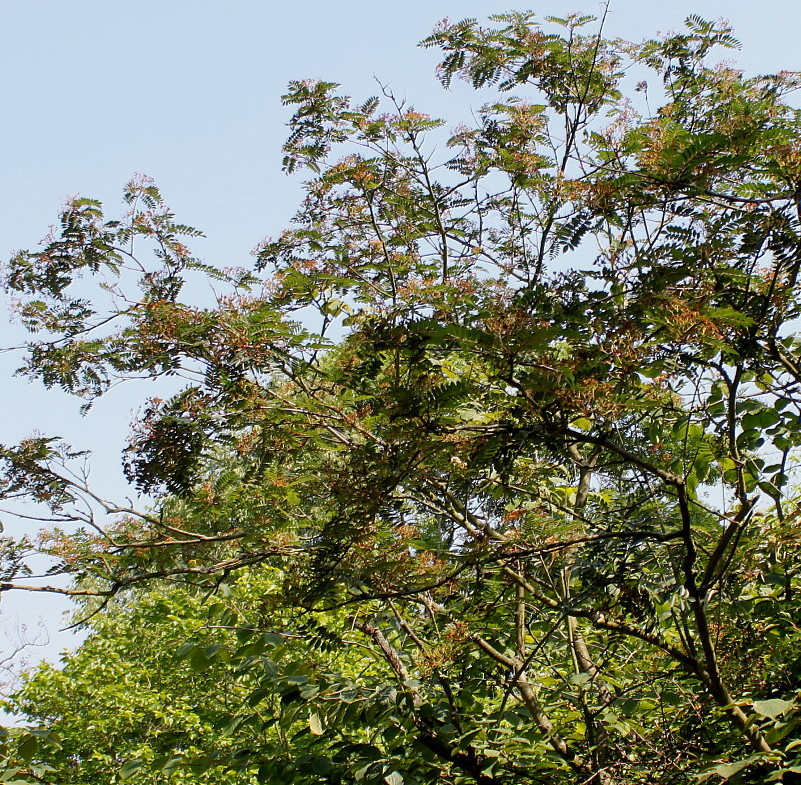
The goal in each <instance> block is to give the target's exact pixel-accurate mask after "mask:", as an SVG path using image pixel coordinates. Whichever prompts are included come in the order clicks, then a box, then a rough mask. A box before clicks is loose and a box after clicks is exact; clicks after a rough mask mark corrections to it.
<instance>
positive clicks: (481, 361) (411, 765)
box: [0, 13, 801, 785]
mask: <svg viewBox="0 0 801 785" xmlns="http://www.w3.org/2000/svg"><path fill="white" fill-rule="evenodd" d="M602 27H603V26H602V24H600V23H599V22H598V21H597V20H595V19H594V18H592V17H589V16H569V17H566V18H564V19H557V18H548V19H546V20H544V21H543V22H539V21H537V20H536V19H535V17H534V16H533V15H532V14H528V13H512V14H508V15H503V16H498V17H494V18H492V19H491V20H490V22H489V23H487V24H483V23H479V22H478V21H476V20H465V21H461V22H447V21H446V22H443V23H442V24H441V25H440V26H439V27H438V28H437V29H436V30H435V31H434V33H433V34H432V35H431V36H430V37H429V38H427V39H426V40H425V41H424V42H423V45H424V46H428V47H437V48H439V49H440V50H441V51H442V53H443V54H442V58H443V59H442V62H441V64H440V66H439V69H438V75H439V78H440V80H441V81H442V83H443V84H444V85H445V86H446V87H448V86H449V85H450V84H451V82H452V80H454V79H464V80H466V81H467V82H468V83H469V84H470V85H472V87H473V88H475V90H476V91H477V93H476V94H477V96H479V100H482V101H486V102H485V104H484V106H483V108H482V109H481V110H480V111H478V112H477V113H476V115H475V117H474V122H473V123H472V124H470V125H466V124H463V125H459V126H457V127H456V128H452V129H448V128H447V126H446V125H445V123H444V121H442V120H439V119H434V118H432V117H431V116H429V115H427V114H424V113H422V112H420V111H417V110H416V109H415V108H413V107H412V106H411V105H409V104H407V103H406V102H405V101H401V100H398V99H397V98H396V97H395V96H393V94H392V92H391V91H390V90H389V89H386V88H385V89H383V90H382V95H381V96H379V97H374V98H369V99H367V100H358V101H355V100H352V99H351V98H349V97H347V96H346V95H344V94H343V93H342V92H341V91H340V89H339V86H338V85H336V84H332V83H327V82H322V81H298V82H293V83H292V84H290V86H289V89H288V92H287V94H286V95H285V96H284V100H285V102H286V104H287V105H288V106H290V107H292V109H293V111H294V115H293V118H292V120H291V122H290V135H289V138H288V141H287V143H286V145H285V147H284V156H285V157H284V165H285V168H286V170H287V171H288V172H290V173H292V172H305V173H306V177H307V178H308V179H307V180H306V182H305V198H304V199H303V202H302V204H301V205H300V207H299V209H298V212H297V214H296V216H295V218H294V220H293V222H292V224H291V225H290V227H289V228H288V229H287V230H286V231H285V232H283V233H282V234H281V235H280V236H278V237H275V238H270V239H267V240H265V241H264V242H263V243H262V244H261V245H260V246H259V248H258V249H257V251H256V264H255V267H254V268H253V269H245V268H229V267H223V266H213V265H211V264H207V263H205V262H201V261H200V260H198V259H197V258H195V257H194V256H193V255H192V252H191V250H190V249H189V247H188V246H189V244H190V243H191V239H192V238H193V237H196V236H197V235H198V234H199V233H198V232H197V231H196V230H195V229H192V228H190V227H187V226H184V225H182V224H180V223H179V222H178V221H177V219H176V218H175V216H174V215H173V213H172V211H171V210H170V209H169V208H168V207H167V205H166V203H165V201H164V199H163V198H162V195H161V193H160V191H159V190H158V188H157V187H156V185H155V184H154V183H152V182H151V181H149V180H147V179H145V178H139V179H136V180H134V181H132V182H131V183H130V184H129V185H128V186H127V187H126V189H125V194H124V197H125V205H126V207H125V211H124V213H123V214H122V216H121V217H120V218H116V219H110V218H108V217H107V216H106V214H105V212H104V210H103V208H102V206H101V205H100V204H99V203H98V202H96V201H93V200H91V199H85V198H77V199H74V200H72V201H71V202H70V203H69V204H68V205H67V207H66V209H65V210H64V212H63V213H62V215H61V222H60V226H59V227H58V229H57V230H56V231H55V232H54V233H53V235H52V236H51V237H50V238H48V240H46V241H45V242H44V244H43V246H42V247H41V248H39V249H38V250H35V251H31V252H20V253H19V254H17V255H16V256H15V257H14V258H13V259H12V260H11V261H10V263H9V265H8V268H7V276H6V279H5V284H6V288H7V289H8V291H9V292H11V294H12V296H13V297H14V299H15V302H16V307H17V309H18V313H19V316H20V318H21V320H22V322H23V323H24V324H25V326H26V327H27V328H28V329H29V330H30V332H31V340H30V342H29V343H28V345H27V348H26V352H25V359H24V365H23V367H22V369H21V372H22V373H24V374H27V375H29V376H30V377H31V378H37V379H40V380H41V381H43V382H44V384H46V385H47V386H49V387H60V388H62V389H63V390H66V391H68V392H70V393H72V394H75V395H77V396H80V397H81V398H83V399H84V401H85V405H84V406H85V410H86V411H87V412H88V410H89V408H90V407H91V404H92V401H94V400H95V399H97V398H98V397H100V396H103V395H104V394H105V392H106V391H107V390H108V389H109V388H110V387H111V386H112V385H116V384H118V383H121V382H123V381H125V380H128V379H142V378H145V379H149V380H152V382H153V384H154V385H156V386H157V389H156V390H155V394H154V395H153V396H152V397H150V399H149V400H148V401H146V402H144V403H143V406H142V409H141V411H140V414H139V416H138V417H137V419H136V421H135V423H134V425H133V428H132V433H131V438H130V441H129V443H128V444H127V446H125V448H124V452H123V460H124V466H125V471H126V475H127V477H128V478H129V480H130V481H131V483H132V484H133V485H135V486H136V488H138V489H139V490H140V491H142V492H143V493H145V494H147V495H148V497H149V499H150V501H149V502H148V504H147V505H146V508H144V509H134V508H133V506H132V505H131V504H129V503H125V504H119V503H116V502H112V501H107V500H106V499H104V498H102V497H101V495H99V493H98V492H97V491H96V490H95V489H93V488H92V487H91V486H90V485H89V483H88V480H87V478H86V475H85V474H84V473H82V471H81V468H80V467H81V465H82V461H83V460H84V459H85V456H84V455H83V453H81V451H80V449H79V447H78V446H70V445H66V444H63V443H62V442H60V441H59V440H58V439H57V438H55V437H50V436H33V437H31V438H29V439H27V440H25V441H24V442H22V443H20V444H18V445H14V446H6V447H3V448H2V453H0V457H1V458H2V461H3V466H4V471H3V475H2V494H3V496H4V497H6V498H14V499H20V498H23V499H27V500H29V501H30V502H31V503H32V504H36V505H39V506H40V508H41V509H42V510H43V512H42V515H43V516H46V517H48V516H49V517H50V518H51V519H52V521H53V523H54V524H55V528H54V529H52V530H51V531H50V532H49V533H47V534H44V535H43V536H42V537H41V538H40V545H39V548H40V549H41V550H43V551H44V552H45V553H47V554H49V555H50V556H51V557H53V558H54V559H55V561H56V565H55V567H54V568H53V570H52V572H53V573H66V574H68V575H71V576H73V579H74V582H73V583H72V584H71V586H70V588H67V589H64V588H61V587H60V586H58V585H52V586H47V585H45V584H43V583H42V582H41V581H40V582H38V583H36V582H35V581H33V580H32V577H31V575H30V572H29V569H28V567H27V566H26V553H27V552H28V551H29V549H30V547H31V544H30V543H29V542H26V541H23V542H14V541H11V540H6V541H5V542H4V552H3V556H4V564H3V571H4V583H3V584H2V588H3V589H5V590H10V589H13V588H24V587H30V586H31V585H35V586H36V587H37V588H38V589H47V590H52V591H60V592H62V593H69V594H72V595H75V596H77V597H82V598H84V599H83V600H82V602H83V605H82V606H81V609H82V610H81V612H83V613H84V615H83V616H82V617H80V618H84V619H87V621H86V622H85V623H87V624H89V625H90V626H91V627H92V628H93V629H94V630H95V632H94V633H93V636H92V637H91V638H90V639H89V642H88V643H87V644H86V646H85V647H84V648H83V649H82V650H81V651H79V652H78V653H76V654H74V655H72V656H71V657H69V658H68V660H67V664H66V666H65V669H64V670H63V671H61V672H57V671H53V670H51V669H48V668H44V669H43V670H40V671H39V672H37V673H34V674H32V675H30V676H29V679H28V681H27V683H26V684H25V686H24V687H23V688H22V690H21V692H20V694H19V695H18V696H17V697H16V698H15V699H14V705H15V706H16V707H17V708H19V709H21V710H22V711H23V712H25V713H27V714H28V716H29V717H31V719H32V720H33V721H34V722H38V723H41V724H40V725H37V726H36V728H34V730H35V732H28V733H21V734H20V733H18V734H17V736H16V738H12V739H11V740H10V741H9V743H8V746H7V749H6V752H7V755H8V767H9V768H8V771H9V772H11V774H9V777H17V778H24V777H28V778H30V777H33V778H34V779H35V780H37V781H40V782H42V781H43V782H49V781H51V780H50V779H48V778H49V777H50V776H51V774H50V773H48V770H47V766H45V767H44V768H42V766H43V765H44V764H47V765H48V766H49V765H56V770H57V772H58V771H60V773H59V774H58V777H59V778H60V779H59V780H58V781H62V782H67V781H69V782H76V783H77V782H81V783H84V782H87V783H88V782H108V781H110V778H114V777H119V778H125V777H131V778H133V777H136V778H138V779H139V781H142V782H160V781H162V779H164V780H170V781H171V780H172V778H188V781H196V780H195V779H192V778H193V777H195V778H197V777H201V778H202V781H204V782H205V781H212V780H211V779H209V778H212V777H217V778H219V779H220V781H232V782H250V781H251V780H253V779H256V780H258V781H260V782H269V783H273V782H290V781H291V782H297V783H299V784H301V783H366V784H372V783H387V785H404V784H406V785H423V784H424V783H435V782H436V783H451V784H452V785H457V784H459V783H476V784H477V785H502V784H507V783H508V784H509V785H511V784H512V783H525V782H532V783H539V782H549V783H560V782H563V783H597V784H598V785H612V784H613V783H628V784H633V783H638V782H649V783H654V782H657V783H665V784H667V783H683V782H691V781H699V779H700V780H701V781H704V780H711V781H720V780H731V781H732V782H735V781H740V782H750V783H756V782H775V781H783V782H793V781H797V777H798V775H799V774H801V735H799V720H800V719H801V691H799V675H801V658H800V657H799V654H798V652H799V651H801V648H799V642H801V630H799V627H798V619H799V618H801V613H800V612H799V600H798V596H797V592H798V580H799V577H798V569H799V568H798V563H799V561H798V556H799V554H798V549H799V542H800V540H799V527H801V519H800V517H799V510H800V508H799V499H798V492H797V489H796V480H795V465H796V463H795V462H796V454H797V452H798V446H799V444H800V443H801V426H800V423H801V419H800V418H801V387H800V386H799V385H801V337H799V336H798V335H797V325H798V317H799V304H800V303H799V288H798V275H799V270H800V269H801V137H800V136H799V129H800V128H801V113H800V112H799V110H798V109H796V108H795V107H794V106H793V105H792V103H791V102H790V99H789V98H788V96H789V95H790V94H791V93H792V92H793V91H795V90H797V89H798V88H799V86H801V76H799V75H798V74H792V73H780V74H776V75H760V76H749V75H746V74H744V73H742V72H741V71H739V70H737V69H735V68H734V67H733V66H731V65H727V64H718V63H717V62H716V60H715V57H717V55H716V54H714V51H713V50H715V49H716V48H724V49H726V48H728V49H732V48H736V47H737V45H738V44H737V41H736V39H734V38H733V37H732V34H731V30H729V29H728V28H727V27H726V26H725V25H723V24H721V23H712V22H708V21H705V20H703V19H701V18H699V17H691V18H689V19H688V20H687V23H686V27H685V30H684V31H683V32H681V33H676V34H670V35H668V36H665V37H663V38H660V39H655V40H649V41H645V42H642V43H631V42H626V41H621V40H619V39H613V38H606V37H605V36H604V33H603V29H602ZM201 280H208V281H211V282H212V284H213V287H214V292H215V295H214V298H213V301H212V302H209V301H208V298H206V299H205V300H204V297H203V295H201V294H199V293H198V291H199V288H198V286H197V282H198V281H201ZM88 416H91V415H90V414H89V415H88ZM161 613H163V614H164V618H163V619H162V618H160V616H159V614H161ZM145 619H146V620H145ZM195 622H197V623H195ZM182 637H185V640H184V641H183V642H182V644H179V640H181V638H182ZM139 648H141V649H142V650H143V651H145V652H147V654H146V655H144V656H142V657H138V656H137V654H136V651H137V649H139ZM187 672H191V673H193V674H196V675H194V676H192V677H191V678H189V677H185V676H182V675H181V674H185V673H187ZM148 674H149V675H148ZM86 683H89V684H95V685H97V686H96V689H95V691H94V692H93V694H92V695H91V697H90V698H89V699H87V698H85V697H84V698H82V697H81V696H82V695H84V693H82V692H81V690H82V689H84V688H83V687H81V685H83V684H86ZM129 683H130V684H132V685H133V684H135V685H136V686H135V687H131V690H133V692H131V690H128V689H127V688H126V686H125V685H127V684H129ZM145 684H147V687H146V688H145V687H144V686H143V685H145ZM76 707H80V708H78V709H76ZM95 709H97V711H98V719H97V720H96V721H95V720H92V721H91V723H90V724H91V726H92V727H91V728H90V727H89V725H87V724H86V720H87V718H88V717H89V716H90V715H89V714H87V712H91V711H94V710H95ZM53 733H60V734H61V739H62V741H61V742H58V737H57V736H54V735H53ZM36 734H39V736H41V737H42V743H41V744H37V743H36V739H37V738H38V737H37V735H36ZM93 734H98V736H102V738H97V739H96V740H95V736H94V735H93ZM215 737H217V738H215ZM112 739H114V740H117V739H118V741H114V743H113V744H109V742H110V741H111V740H112ZM59 743H61V744H62V745H63V751H62V752H61V753H59V752H57V751H55V746H54V745H57V744H59ZM48 744H49V745H50V746H48ZM51 747H52V750H51ZM48 750H51V751H48ZM59 756H60V757H59ZM26 760H27V761H28V762H27V763H26V762H25V761H26ZM48 760H50V763H48ZM54 761H55V764H53V762H54ZM65 766H66V767H67V768H64V767H65ZM70 766H71V767H72V769H71V771H72V773H71V774H69V775H68V774H66V773H65V772H66V771H67V770H68V768H69V767H70ZM37 767H38V768H37ZM58 767H61V768H60V769H59V768H58ZM200 772H205V773H200ZM53 776H56V775H53ZM68 777H72V779H69V778H68Z"/></svg>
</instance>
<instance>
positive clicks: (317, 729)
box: [309, 712, 325, 736]
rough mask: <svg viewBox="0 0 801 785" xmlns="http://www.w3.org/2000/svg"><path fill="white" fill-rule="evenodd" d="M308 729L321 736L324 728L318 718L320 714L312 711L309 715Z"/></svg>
mask: <svg viewBox="0 0 801 785" xmlns="http://www.w3.org/2000/svg"><path fill="white" fill-rule="evenodd" d="M309 730H310V731H311V732H312V733H313V734H314V735H315V736H322V735H323V733H325V728H323V723H322V721H321V720H320V715H319V714H317V713H316V712H312V713H311V714H310V715H309Z"/></svg>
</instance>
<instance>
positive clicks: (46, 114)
mask: <svg viewBox="0 0 801 785" xmlns="http://www.w3.org/2000/svg"><path fill="white" fill-rule="evenodd" d="M520 7H521V6H518V8H520ZM513 8H515V6H513V5H511V4H510V2H509V1H508V0H484V1H483V2H476V1H475V0H461V1H460V2H457V1H456V0H430V2H427V3H424V2H420V0H408V2H405V3H402V4H400V3H375V2H366V1H365V0H340V2H337V3H332V2H319V0H307V2H305V3H275V2H255V1H254V0H229V1H228V2H226V3H220V2H207V1H206V0H193V1H192V2H189V0H161V1H160V2H154V1H153V0H140V1H139V2H136V3H122V2H115V1H114V0H103V1H100V0H73V1H72V2H66V0H25V2H22V0H6V2H4V3H2V7H1V8H0V95H1V96H2V106H3V109H4V120H3V123H2V124H1V125H0V150H1V151H2V153H0V176H1V177H2V183H3V185H4V187H3V189H2V191H0V259H3V260H5V259H7V258H8V256H9V255H10V253H11V252H12V251H14V250H16V249H18V248H23V247H32V246H34V245H35V244H36V243H37V241H38V240H40V239H41V238H42V237H43V236H44V235H45V234H46V232H47V230H48V227H49V226H50V225H51V224H53V223H54V222H55V219H56V216H57V212H58V209H59V207H60V206H61V205H62V204H63V202H64V200H65V199H66V198H67V197H68V196H70V195H73V194H77V193H80V194H82V195H85V196H91V197H94V198H99V199H101V200H102V201H103V202H104V203H106V205H107V207H108V209H109V212H110V213H112V214H113V213H114V212H115V210H116V209H117V207H118V205H119V203H120V193H121V189H122V186H123V184H124V183H125V182H126V181H127V180H128V179H130V177H131V176H132V175H133V174H134V173H135V172H141V173H145V174H148V175H150V176H152V177H153V178H154V179H155V180H156V182H157V183H158V185H159V186H160V187H161V188H162V191H163V192H164V194H165V196H166V198H167V200H168V202H169V204H170V205H171V206H172V207H173V209H174V210H175V212H176V213H177V215H178V216H179V218H180V219H181V220H182V221H184V222H186V223H190V224H193V225H195V226H197V227H198V228H201V229H203V231H204V232H205V233H206V234H207V239H206V240H204V241H201V242H199V243H197V244H196V245H195V249H196V250H197V252H199V254H200V255H201V256H203V257H204V258H205V259H206V260H207V261H209V262H211V263H214V264H217V265H221V266H234V265H247V264H249V263H250V257H249V252H250V251H251V249H252V248H253V247H254V246H255V245H256V244H257V243H258V242H259V241H260V240H261V239H262V238H263V237H264V236H265V235H268V234H273V233H276V232H278V231H280V230H281V228H283V226H284V225H285V224H286V222H287V221H288V219H289V218H290V216H291V215H292V213H293V211H294V207H295V205H296V203H297V200H298V196H299V194H300V187H299V183H298V182H295V181H292V180H288V179H287V178H286V177H285V176H284V175H283V174H282V173H281V171H280V163H281V154H280V146H281V143H282V142H283V139H284V135H285V128H284V125H285V122H286V120H287V118H288V112H287V110H286V109H285V108H283V107H282V106H281V103H280V95H281V93H282V92H283V91H284V88H285V86H286V84H287V82H288V81H289V80H290V79H296V78H307V77H319V78H324V79H327V80H330V81H336V82H340V83H342V84H343V85H344V86H345V88H346V89H347V90H348V92H350V93H351V94H353V95H354V96H358V97H364V98H366V97H368V96H369V95H372V94H374V93H375V92H376V83H375V78H376V77H377V78H379V79H380V80H381V81H382V82H384V83H387V84H388V85H389V86H391V88H392V89H393V91H394V92H395V93H396V94H397V95H400V96H406V97H407V98H408V100H409V101H410V102H411V103H413V104H414V105H415V107H416V108H417V109H419V110H420V111H425V112H428V113H430V114H433V115H438V116H442V117H444V118H446V119H447V120H448V121H449V123H452V124H454V125H455V124H456V123H457V122H458V121H459V120H461V119H466V118H469V115H470V110H471V107H472V108H476V107H477V106H479V105H480V103H481V100H476V97H475V96H474V95H471V94H470V91H469V90H467V89H466V88H462V87H456V88H455V89H454V90H453V91H451V92H449V93H448V92H445V91H443V90H442V88H441V87H440V85H439V83H438V82H437V81H436V79H435V78H434V77H433V67H434V65H435V64H436V61H437V58H436V52H434V51H431V50H421V49H417V48H416V47H415V44H416V43H417V41H419V40H420V39H421V38H423V37H424V36H426V35H427V34H428V33H429V32H430V30H431V28H432V27H433V26H434V24H435V23H436V22H437V21H438V20H440V19H442V18H443V17H450V18H452V19H460V18H463V17H466V16H475V17H479V18H482V17H486V16H487V15H489V14H492V13H499V12H503V11H508V10H511V9H513ZM536 11H537V13H538V15H540V16H544V15H546V14H557V15H564V14H565V13H568V12H570V11H581V12H583V13H595V14H597V13H599V11H600V5H599V4H598V3H597V2H595V1H594V0H591V1H590V2H585V3H583V4H581V3H579V2H578V1H576V2H574V1H573V0H569V2H568V0H546V1H545V2H541V3H538V4H537V5H536ZM691 13H698V14H700V15H702V16H705V17H707V18H718V17H721V16H724V17H726V18H727V19H729V20H730V21H731V22H732V24H733V25H734V28H735V30H734V32H735V35H736V36H737V37H738V38H740V39H741V40H742V42H743V49H742V51H740V52H733V53H727V54H725V55H721V56H722V57H723V56H725V57H726V58H728V59H731V60H734V61H736V62H737V63H739V64H740V66H741V67H743V68H745V69H746V70H748V71H750V72H771V71H777V70H801V50H799V48H798V43H797V39H798V30H799V28H801V6H799V5H798V3H797V0H762V2H754V0H750V1H748V2H746V1H744V0H737V1H736V2H729V3H723V2H715V1H714V0H697V1H696V2H689V1H688V0H674V1H673V2H651V0H639V2H638V1H637V0H612V3H611V9H610V14H609V19H608V22H607V34H609V35H617V36H621V37H623V38H628V39H632V40H638V39H641V38H646V37H651V36H653V35H654V34H656V33H657V32H658V31H663V32H666V31H668V30H671V29H678V28H679V27H680V26H681V23H682V20H683V18H684V17H685V16H687V15H688V14H691ZM0 326H1V327H2V331H3V332H2V334H1V335H0V346H8V345H11V344H13V343H15V342H18V341H19V340H20V338H21V336H20V334H19V332H18V331H17V330H16V329H15V328H14V327H13V326H8V325H7V319H3V320H2V322H0ZM16 364H18V361H17V360H15V359H14V358H13V357H10V356H9V355H8V354H6V355H2V356H0V373H3V384H2V387H0V403H2V406H3V410H4V411H5V417H4V418H3V419H2V421H0V442H2V443H10V442H14V441H16V440H18V439H19V438H22V437H24V436H26V435H28V434H29V433H31V432H32V431H33V430H40V431H45V432H50V433H59V434H63V435H66V436H67V437H68V438H69V439H70V440H72V441H73V443H75V444H89V445H91V446H92V447H93V448H94V449H96V450H97V451H98V452H99V454H100V459H99V465H98V467H97V469H96V470H95V475H96V477H97V478H98V480H99V481H100V482H101V483H103V484H105V485H107V486H108V487H109V488H113V489H115V490H121V489H122V486H121V484H120V481H119V479H118V478H119V469H118V466H119V460H118V457H117V456H118V454H119V452H118V451H119V445H120V440H121V439H122V438H123V437H124V435H125V433H126V432H127V428H128V422H129V420H130V417H131V413H132V411H134V410H135V409H136V408H137V407H138V406H139V404H140V403H141V398H138V399H137V398H134V397H132V396H131V395H130V394H129V393H128V392H126V391H125V388H121V389H120V390H118V391H117V392H116V393H115V394H114V395H113V396H111V398H110V399H109V401H107V402H104V403H103V404H101V405H99V406H98V407H97V410H96V412H95V413H93V414H92V415H91V417H89V418H86V419H83V420H82V419H81V418H80V417H79V416H78V414H77V411H78V405H79V403H80V402H76V401H71V400H69V399H67V398H65V397H63V396H59V395H57V394H45V393H44V392H43V391H42V390H41V389H40V388H39V387H37V386H35V385H30V384H28V383H26V382H25V381H23V380H20V379H16V380H10V379H9V375H10V372H11V371H12V370H13V368H14V367H16ZM63 607H64V606H63V603H61V602H59V601H56V600H54V599H52V598H47V597H45V598H42V597H30V596H26V597H16V598H11V599H5V598H4V599H3V603H2V606H0V616H3V615H4V616H6V617H8V618H13V617H14V615H15V614H17V615H19V617H20V618H21V619H22V620H23V621H26V620H27V621H29V622H31V621H35V619H36V618H38V617H39V616H43V617H44V618H45V619H46V621H47V624H48V626H49V627H50V628H51V630H53V631H54V633H53V637H52V643H51V645H50V646H49V647H47V649H46V652H47V654H48V655H50V656H52V655H53V654H54V653H55V652H57V651H58V650H59V649H60V648H63V647H64V646H66V645H69V643H70V639H69V638H66V637H64V636H63V635H62V636H59V635H56V634H55V630H56V629H57V627H58V626H59V624H58V619H59V615H60V613H61V612H62V609H63ZM0 626H1V625H0ZM0 646H2V640H1V639H0Z"/></svg>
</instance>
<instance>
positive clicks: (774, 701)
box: [754, 698, 795, 720]
mask: <svg viewBox="0 0 801 785" xmlns="http://www.w3.org/2000/svg"><path fill="white" fill-rule="evenodd" d="M794 705H795V703H794V702H793V701H787V700H782V699H781V698H770V699H769V700H764V701H754V711H755V712H756V713H757V714H759V715H760V716H762V717H770V719H772V720H775V719H776V717H780V716H781V715H782V714H784V713H785V712H787V711H789V710H790V709H791V708H792V707H793V706H794Z"/></svg>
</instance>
